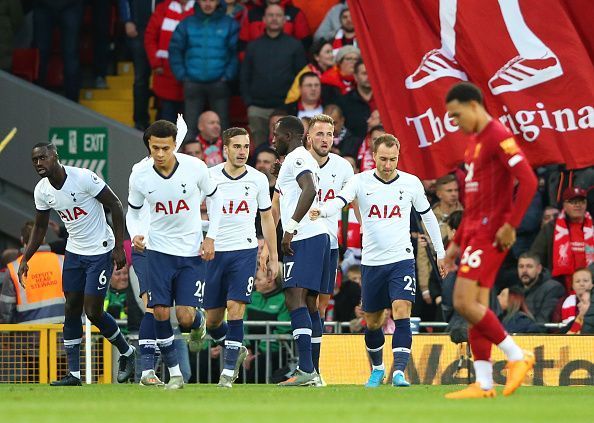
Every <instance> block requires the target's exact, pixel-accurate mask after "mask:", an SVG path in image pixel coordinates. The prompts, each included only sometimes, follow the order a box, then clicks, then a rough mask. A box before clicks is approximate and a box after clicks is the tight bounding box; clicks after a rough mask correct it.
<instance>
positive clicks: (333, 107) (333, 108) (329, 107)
mask: <svg viewBox="0 0 594 423" xmlns="http://www.w3.org/2000/svg"><path fill="white" fill-rule="evenodd" d="M333 112H337V113H338V114H339V115H340V117H344V113H343V111H342V109H341V108H340V106H339V105H338V104H326V106H324V112H323V113H324V114H326V115H329V114H330V113H333Z"/></svg>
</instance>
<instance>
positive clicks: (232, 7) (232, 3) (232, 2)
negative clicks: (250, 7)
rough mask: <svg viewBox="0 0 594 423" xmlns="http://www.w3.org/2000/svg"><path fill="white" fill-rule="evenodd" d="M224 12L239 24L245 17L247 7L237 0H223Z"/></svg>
mask: <svg viewBox="0 0 594 423" xmlns="http://www.w3.org/2000/svg"><path fill="white" fill-rule="evenodd" d="M224 1H225V4H224V6H225V14H226V15H227V16H229V17H230V18H233V19H235V21H236V22H237V23H238V24H239V25H241V23H242V22H243V21H244V19H246V18H247V9H246V7H245V6H244V5H243V4H241V2H240V1H239V0H224Z"/></svg>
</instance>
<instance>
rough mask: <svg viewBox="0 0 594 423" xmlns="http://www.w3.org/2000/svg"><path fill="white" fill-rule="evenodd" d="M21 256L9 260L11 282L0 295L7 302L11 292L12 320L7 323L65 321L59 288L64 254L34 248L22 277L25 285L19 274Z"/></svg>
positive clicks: (60, 286)
mask: <svg viewBox="0 0 594 423" xmlns="http://www.w3.org/2000/svg"><path fill="white" fill-rule="evenodd" d="M21 259H22V256H20V257H19V258H17V259H16V260H15V261H13V262H11V263H9V264H8V266H7V267H8V271H9V272H10V279H11V280H12V286H11V287H4V286H3V287H2V295H1V296H0V297H1V300H2V302H4V303H10V302H11V301H10V298H11V294H12V298H13V304H14V305H15V310H14V314H13V316H14V318H13V321H12V322H10V323H62V322H64V303H65V299H64V293H63V292H62V265H63V263H64V256H62V255H59V254H55V253H52V252H51V251H42V250H39V251H38V252H36V253H35V254H34V255H33V257H31V259H30V260H29V262H28V264H29V273H28V274H27V277H26V280H25V285H26V286H25V288H23V287H22V286H21V284H20V283H19V277H18V270H19V265H20V263H21ZM6 284H7V285H9V284H8V283H6ZM10 288H12V289H10ZM11 291H12V292H11Z"/></svg>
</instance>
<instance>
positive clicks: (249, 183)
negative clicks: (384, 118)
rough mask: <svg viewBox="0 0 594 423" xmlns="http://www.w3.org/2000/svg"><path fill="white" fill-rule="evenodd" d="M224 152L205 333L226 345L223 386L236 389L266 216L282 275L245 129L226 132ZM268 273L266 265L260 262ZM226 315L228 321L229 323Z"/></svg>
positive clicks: (266, 196) (263, 185)
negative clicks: (245, 319)
mask: <svg viewBox="0 0 594 423" xmlns="http://www.w3.org/2000/svg"><path fill="white" fill-rule="evenodd" d="M223 149H224V151H225V156H226V157H227V161H226V162H224V163H220V164H218V165H216V166H214V167H211V168H210V169H209V171H210V175H211V178H212V179H213V180H214V181H215V183H216V184H217V187H218V195H219V196H220V197H221V203H222V207H221V209H219V210H213V208H212V207H210V201H207V203H208V205H209V209H208V214H209V215H212V214H213V213H218V214H221V222H220V225H219V231H218V235H217V239H216V241H215V258H214V259H213V260H211V261H209V262H208V263H207V265H206V294H205V296H204V308H205V309H206V316H207V317H206V322H207V323H206V328H207V331H208V333H209V335H210V336H211V337H212V339H213V340H215V342H217V343H218V344H220V345H222V346H224V348H225V350H224V366H223V371H222V373H221V376H220V379H219V386H221V387H225V388H231V387H232V386H233V382H234V381H235V379H237V376H238V375H239V369H240V366H241V364H242V363H243V360H245V357H246V356H247V352H248V351H247V348H246V347H244V346H243V345H242V343H243V315H244V313H245V306H246V304H249V303H250V302H251V296H252V289H253V288H254V278H255V276H256V265H257V262H256V259H257V254H258V241H257V239H256V215H257V214H258V212H259V213H260V216H261V222H262V233H263V235H264V239H265V240H266V243H267V244H268V246H269V247H271V248H269V250H270V252H271V254H270V256H269V260H270V263H269V264H268V265H269V266H270V269H271V271H272V275H273V277H276V274H277V273H278V255H277V252H276V227H275V224H274V219H273V218H272V212H271V207H272V203H271V200H270V189H269V186H268V178H266V176H265V175H264V174H263V173H261V172H259V171H257V170H256V169H254V168H253V167H251V166H248V165H246V162H247V159H248V157H249V153H250V138H249V135H248V132H247V131H246V130H245V129H243V128H229V129H227V130H226V131H225V132H223ZM261 266H264V267H263V270H266V263H261ZM225 311H226V312H227V321H226V322H225Z"/></svg>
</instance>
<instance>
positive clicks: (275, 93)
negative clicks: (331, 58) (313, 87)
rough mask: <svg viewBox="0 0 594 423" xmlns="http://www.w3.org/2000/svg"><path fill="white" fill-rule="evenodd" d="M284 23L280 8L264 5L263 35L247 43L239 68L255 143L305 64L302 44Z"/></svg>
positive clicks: (261, 139) (259, 141) (265, 134)
mask: <svg viewBox="0 0 594 423" xmlns="http://www.w3.org/2000/svg"><path fill="white" fill-rule="evenodd" d="M284 22H285V15H284V13H283V9H282V7H280V6H279V5H270V6H268V7H267V8H266V13H265V14H264V25H265V32H264V35H263V36H261V37H260V38H258V39H257V40H255V41H253V42H251V43H250V44H249V45H248V47H247V51H246V55H245V60H244V62H243V65H242V67H241V83H240V88H241V95H242V97H243V101H244V103H245V104H246V105H247V107H248V109H247V112H248V121H249V125H250V132H251V137H252V141H253V142H254V144H255V145H256V146H258V145H260V144H262V143H264V142H265V141H266V139H267V138H268V118H269V117H270V114H271V113H272V111H273V110H274V109H275V108H277V107H281V106H282V105H283V104H284V100H285V97H286V95H287V91H288V90H289V87H290V86H291V83H292V82H293V79H294V77H295V75H296V74H297V73H298V72H299V71H300V70H301V69H302V68H303V67H304V66H305V64H306V62H305V52H304V50H303V46H302V45H301V43H299V41H297V40H296V39H295V38H293V37H291V36H289V35H286V34H283V31H282V29H283V25H284Z"/></svg>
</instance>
